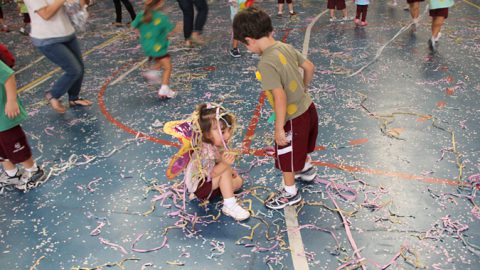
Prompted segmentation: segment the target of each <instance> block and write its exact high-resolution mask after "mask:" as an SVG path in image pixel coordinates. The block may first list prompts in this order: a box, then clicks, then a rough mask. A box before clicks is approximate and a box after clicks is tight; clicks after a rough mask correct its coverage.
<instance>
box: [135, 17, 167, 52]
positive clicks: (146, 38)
mask: <svg viewBox="0 0 480 270" xmlns="http://www.w3.org/2000/svg"><path fill="white" fill-rule="evenodd" d="M143 18H144V12H141V13H140V14H138V15H137V17H136V18H135V20H134V21H133V22H132V27H134V28H137V29H138V30H139V31H140V45H142V48H143V50H144V51H145V54H146V55H147V56H149V57H161V56H164V55H166V54H167V53H168V45H170V41H169V40H168V34H169V33H170V32H171V31H172V30H173V28H174V25H173V24H172V23H171V22H170V20H169V19H168V17H167V15H165V14H163V13H162V12H160V11H152V20H151V21H150V22H149V23H144V22H143Z"/></svg>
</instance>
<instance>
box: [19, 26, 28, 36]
mask: <svg viewBox="0 0 480 270" xmlns="http://www.w3.org/2000/svg"><path fill="white" fill-rule="evenodd" d="M18 32H20V34H22V35H24V36H28V32H27V30H26V29H25V28H24V27H20V30H18Z"/></svg>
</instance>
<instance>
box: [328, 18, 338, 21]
mask: <svg viewBox="0 0 480 270" xmlns="http://www.w3.org/2000/svg"><path fill="white" fill-rule="evenodd" d="M329 21H330V22H336V21H337V18H336V17H330V20H329Z"/></svg>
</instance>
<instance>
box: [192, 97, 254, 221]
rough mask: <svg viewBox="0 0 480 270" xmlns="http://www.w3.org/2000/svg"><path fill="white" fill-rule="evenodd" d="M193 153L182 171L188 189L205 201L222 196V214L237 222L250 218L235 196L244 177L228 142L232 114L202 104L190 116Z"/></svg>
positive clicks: (221, 108) (218, 107)
mask: <svg viewBox="0 0 480 270" xmlns="http://www.w3.org/2000/svg"><path fill="white" fill-rule="evenodd" d="M192 129H193V134H194V135H192V137H193V138H192V146H193V149H194V150H193V154H192V156H191V160H190V163H189V164H188V166H187V168H186V170H185V184H186V186H187V190H188V191H189V192H190V193H193V194H194V195H195V196H196V197H197V198H198V199H199V200H201V201H206V200H209V199H211V198H214V197H217V196H219V195H222V197H223V208H222V212H223V214H225V215H227V216H230V217H232V218H233V219H235V220H237V221H241V220H245V219H247V218H249V217H250V213H249V212H248V211H247V210H245V209H244V208H242V207H241V206H240V205H239V204H238V202H237V200H236V199H235V195H234V194H233V193H234V191H236V190H239V189H240V188H241V186H242V184H243V179H242V178H241V177H240V176H239V175H238V174H237V172H236V171H235V170H234V169H233V168H232V165H233V163H234V161H235V153H233V152H231V151H228V147H227V144H228V142H229V141H230V139H231V138H232V137H233V133H234V131H235V116H234V115H233V114H232V113H229V112H227V111H226V110H225V109H224V108H223V107H221V106H220V105H215V104H202V105H200V106H198V108H197V110H196V111H195V112H194V113H193V115H192Z"/></svg>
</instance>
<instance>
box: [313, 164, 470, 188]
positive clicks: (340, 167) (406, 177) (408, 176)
mask: <svg viewBox="0 0 480 270" xmlns="http://www.w3.org/2000/svg"><path fill="white" fill-rule="evenodd" d="M312 164H314V165H316V166H322V167H328V168H332V169H338V170H342V171H347V172H361V173H367V174H375V175H383V176H390V177H396V178H399V179H403V180H415V181H421V182H425V183H430V184H445V185H449V186H463V185H467V184H465V183H462V182H459V181H456V180H450V179H443V178H434V177H425V176H421V175H414V174H409V173H403V172H391V171H383V170H376V169H368V168H362V167H357V166H349V165H340V164H334V163H328V162H323V161H312Z"/></svg>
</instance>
